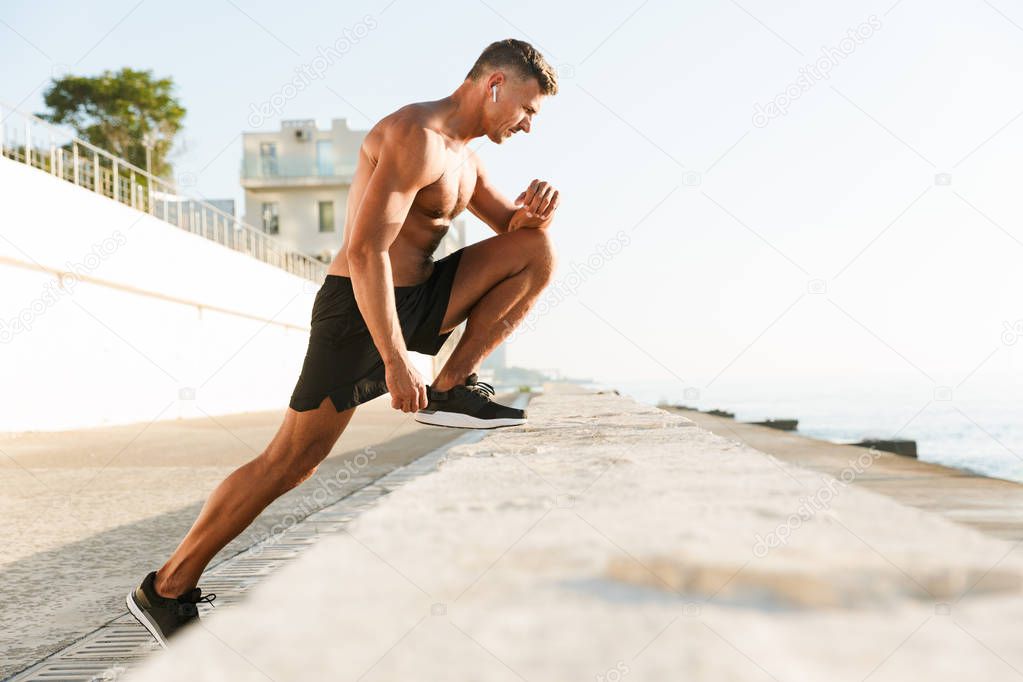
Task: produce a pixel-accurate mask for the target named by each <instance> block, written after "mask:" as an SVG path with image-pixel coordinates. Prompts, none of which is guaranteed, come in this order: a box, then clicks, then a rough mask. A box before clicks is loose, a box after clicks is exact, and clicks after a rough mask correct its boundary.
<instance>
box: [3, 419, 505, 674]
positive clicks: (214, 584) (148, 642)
mask: <svg viewBox="0 0 1023 682" xmlns="http://www.w3.org/2000/svg"><path fill="white" fill-rule="evenodd" d="M485 435H486V431H468V432H466V433H465V434H464V435H463V436H461V437H459V438H457V439H455V440H454V441H452V442H451V443H449V444H447V445H445V446H443V447H442V448H439V449H437V450H434V451H432V452H429V453H427V454H426V455H423V456H422V457H420V458H419V459H417V460H415V461H414V462H412V463H410V464H407V465H405V466H404V467H401V468H399V469H395V470H394V471H392V472H390V473H388V474H386V475H385V476H383V477H381V478H379V479H377V480H376V481H374V482H372V483H370V484H369V485H367V486H365V487H363V488H360V489H359V490H357V491H355V492H354V493H352V494H351V495H349V496H348V497H345V498H342V499H341V500H339V501H338V502H336V503H334V504H333V505H331V506H330V507H326V508H324V509H321V510H320V511H317V512H314V513H313V514H310V515H309V516H308V517H306V519H304V520H303V521H302V522H300V523H298V524H296V525H294V526H292V527H290V528H288V529H287V530H286V531H284V532H283V533H281V534H280V535H278V536H277V537H276V538H275V539H274V540H270V541H266V542H264V543H262V544H257V545H253V546H252V547H250V548H248V549H246V550H245V551H243V552H241V553H239V554H237V555H235V556H233V557H231V558H230V559H227V560H225V561H223V562H221V563H220V564H218V565H216V566H214V567H213V568H211V569H210V570H209V571H208V572H206V573H204V574H203V577H202V582H201V583H200V584H201V585H202V588H203V592H204V593H206V594H209V593H210V592H213V593H216V595H217V604H218V605H221V604H223V605H230V604H233V603H236V602H239V601H241V599H242V598H243V597H244V596H245V592H247V591H248V590H249V588H250V587H252V586H253V585H254V584H256V583H257V582H259V580H261V579H263V578H264V577H266V576H267V575H269V574H270V573H272V572H273V571H275V570H276V569H277V568H279V567H280V566H283V565H284V563H285V562H287V561H291V560H292V559H294V558H295V557H297V556H299V555H300V554H301V553H302V552H304V551H305V550H306V549H308V548H309V547H311V546H312V545H313V544H315V543H316V542H317V541H318V540H319V539H320V538H323V537H326V536H327V535H331V534H334V533H338V532H340V531H341V530H342V529H344V528H345V526H347V525H348V524H349V523H350V522H351V521H353V520H354V519H355V518H356V517H357V516H358V515H359V514H360V513H361V512H363V511H365V510H366V509H369V508H370V507H372V506H373V505H374V504H376V502H377V501H378V500H379V499H380V498H381V497H384V496H385V495H387V494H388V493H390V492H391V491H392V490H395V489H397V488H399V487H401V486H402V485H404V484H405V483H407V482H409V481H411V480H413V479H415V478H418V477H419V476H422V475H423V474H427V473H429V472H431V471H434V470H435V469H436V467H437V464H438V463H439V462H440V461H441V460H442V459H443V458H444V451H445V450H447V449H448V448H450V447H453V446H455V445H461V444H463V443H474V442H476V441H478V440H480V439H481V438H483V437H484V436H485ZM213 608H214V607H212V606H209V605H206V604H201V605H200V607H199V613H200V614H201V615H202V616H206V615H208V614H209V612H210V611H212V610H213ZM158 650H159V645H157V644H156V643H155V642H154V641H153V639H152V637H151V636H150V635H149V633H148V632H146V631H145V629H143V628H142V626H140V625H139V624H138V623H137V622H136V621H135V619H134V618H133V617H132V616H131V615H130V614H128V613H123V614H121V615H120V616H118V617H117V618H115V619H113V620H112V621H110V623H108V624H107V625H104V626H103V627H101V628H99V629H98V630H95V631H93V632H91V633H90V634H88V635H86V636H85V637H84V638H83V639H82V640H80V641H78V642H76V643H75V644H72V645H71V646H69V647H67V648H65V649H62V650H61V651H58V652H56V653H54V654H52V655H51V656H49V657H47V658H45V659H43V660H42V661H40V662H39V663H36V664H35V665H34V666H32V667H31V668H28V669H26V670H25V671H23V672H22V673H20V674H18V675H16V676H14V677H12V678H9V680H8V682H37V681H41V680H49V681H53V682H55V681H58V680H59V682H100V681H102V680H116V679H118V678H119V677H121V676H122V675H123V674H124V673H125V672H127V671H128V670H131V669H132V668H133V667H134V666H136V665H138V664H139V663H140V662H141V661H142V660H143V659H144V658H145V657H146V656H148V655H149V654H151V653H152V652H154V651H158Z"/></svg>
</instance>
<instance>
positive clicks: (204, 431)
mask: <svg viewBox="0 0 1023 682" xmlns="http://www.w3.org/2000/svg"><path fill="white" fill-rule="evenodd" d="M283 417H284V411H283V410H279V411H278V410H274V411H267V412H252V413H246V414H238V415H226V416H219V417H215V418H212V417H211V418H205V419H181V420H167V421H157V422H153V423H140V424H129V425H125V426H112V427H103V428H96V429H83V430H76V431H63V432H57V433H23V434H5V435H3V436H2V437H0V518H3V520H4V523H3V524H0V545H2V546H3V548H4V552H3V555H2V557H0V602H2V603H3V608H0V678H5V677H7V676H8V675H10V674H11V673H13V672H15V671H17V670H21V669H22V668H25V667H26V666H28V665H30V664H32V663H34V662H36V661H38V660H40V659H42V658H43V657H44V656H46V655H48V654H50V653H52V652H54V651H58V650H60V649H62V648H63V647H65V646H67V645H68V644H70V643H71V642H72V641H74V640H76V639H78V638H79V637H82V636H83V635H85V634H86V633H88V632H90V631H92V630H94V629H95V628H97V627H99V626H100V625H102V624H104V623H106V622H108V621H110V620H112V619H114V618H116V617H117V616H119V615H121V614H122V613H124V612H125V607H124V595H125V594H126V593H127V591H128V590H129V589H130V588H131V587H132V586H134V585H135V584H136V583H138V581H139V580H141V579H142V577H143V576H145V574H146V573H148V572H149V571H151V570H154V569H156V568H159V566H160V565H161V564H162V563H163V561H164V560H165V559H166V558H167V557H168V556H169V555H170V553H171V552H173V551H174V548H175V547H176V546H177V544H178V542H179V541H180V540H181V538H182V537H183V536H184V534H185V533H186V532H187V531H188V529H189V527H190V526H191V525H192V522H193V521H194V520H195V517H196V516H197V515H198V513H199V510H200V509H201V508H202V504H203V502H204V501H205V500H206V498H207V497H208V496H209V493H210V492H211V491H212V490H213V488H214V487H216V486H217V484H219V483H220V481H222V480H223V479H224V477H226V476H227V475H228V474H230V473H231V472H232V471H234V469H235V468H236V467H238V466H240V465H241V464H244V463H245V462H247V461H249V460H250V459H252V458H253V457H255V456H256V455H258V454H259V453H260V452H262V451H263V448H265V447H266V446H267V444H269V442H270V440H271V438H273V435H274V433H275V432H276V431H277V428H278V426H279V425H280V423H281V420H282V419H283ZM460 433H461V432H459V431H455V430H451V429H441V428H436V427H432V426H424V425H422V424H419V423H417V422H416V421H415V420H414V419H413V417H412V415H411V414H405V413H402V412H400V411H397V410H394V409H392V408H391V406H390V397H389V396H387V395H384V396H381V397H380V398H377V399H376V400H373V401H370V402H369V403H366V404H365V405H363V406H360V407H359V408H358V410H356V413H355V417H353V419H352V422H351V424H349V426H348V428H347V429H346V431H345V433H344V434H342V436H341V438H340V440H339V441H338V443H337V444H336V445H335V447H334V450H333V452H332V453H331V456H330V457H328V458H327V460H325V461H324V463H323V464H322V465H321V466H320V467H319V469H318V470H317V472H316V474H314V476H313V477H312V478H311V479H310V480H308V481H306V482H305V483H303V484H302V485H301V486H299V487H298V488H296V489H295V490H292V491H290V492H289V493H287V494H286V495H284V496H283V497H281V498H280V499H278V500H277V501H276V502H274V503H273V504H272V505H270V506H269V507H268V508H267V509H266V510H265V511H264V512H263V514H262V515H260V517H259V518H257V519H256V521H255V522H254V523H253V524H252V526H250V527H249V528H248V529H246V530H245V531H244V532H243V533H242V534H241V535H240V536H238V538H236V539H235V540H234V541H233V542H231V543H230V544H228V546H227V547H225V548H224V549H223V550H222V551H221V552H220V553H219V554H218V555H217V556H216V557H214V559H213V562H212V565H215V564H216V563H217V562H219V561H221V560H222V559H225V558H227V557H230V556H233V555H234V554H236V553H238V552H239V551H241V550H243V549H245V548H246V547H249V546H250V545H252V544H253V543H255V542H256V541H258V540H261V539H263V538H265V537H266V536H267V535H268V534H269V533H271V531H275V532H276V531H279V530H280V528H281V527H282V525H286V524H291V523H294V522H295V521H296V520H300V519H301V518H303V517H305V516H306V515H308V514H309V513H310V512H312V511H315V510H316V509H318V508H321V507H323V506H325V505H328V504H330V503H332V502H333V501H335V500H337V499H339V498H341V497H344V496H345V495H348V494H350V493H351V492H352V491H354V490H356V489H358V488H360V487H362V486H364V485H366V484H367V483H369V482H370V481H372V480H374V479H376V478H378V477H380V476H382V475H383V474H385V473H387V472H388V471H391V470H392V469H394V468H395V467H398V466H401V465H403V464H405V463H407V462H409V461H411V460H414V459H416V458H417V457H419V456H421V455H423V454H425V453H426V452H429V451H430V450H433V449H435V448H437V447H440V446H441V445H444V444H445V443H447V442H450V441H451V440H453V439H454V438H456V437H457V436H458V435H460Z"/></svg>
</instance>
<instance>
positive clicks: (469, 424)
mask: <svg viewBox="0 0 1023 682" xmlns="http://www.w3.org/2000/svg"><path fill="white" fill-rule="evenodd" d="M415 419H416V421H417V422H419V423H420V424H431V425H433V426H449V427H452V428H456V429H496V428H498V427H501V426H518V425H519V424H525V423H526V421H527V420H525V419H515V418H504V419H480V418H478V417H472V416H469V415H467V414H462V413H461V412H416V417H415Z"/></svg>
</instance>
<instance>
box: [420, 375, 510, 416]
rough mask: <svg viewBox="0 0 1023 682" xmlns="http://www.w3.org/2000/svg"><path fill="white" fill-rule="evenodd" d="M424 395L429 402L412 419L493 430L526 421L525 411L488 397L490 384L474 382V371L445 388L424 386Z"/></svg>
mask: <svg viewBox="0 0 1023 682" xmlns="http://www.w3.org/2000/svg"><path fill="white" fill-rule="evenodd" d="M426 395H427V397H428V398H429V399H430V402H429V404H428V405H427V406H426V407H424V408H423V409H421V410H419V411H418V412H416V421H417V422H420V423H422V424H433V425H434V426H453V427H456V428H462V429H494V428H497V427H498V426H517V425H518V424H525V423H526V411H525V410H519V409H516V408H514V407H507V406H505V405H501V404H499V403H495V402H494V401H493V400H491V398H492V397H493V395H494V387H493V386H491V385H490V384H488V383H486V382H484V381H477V380H476V373H475V372H473V373H472V374H470V375H469V376H468V377H467V378H466V379H465V384H463V385H461V386H452V387H451V389H449V390H447V391H435V390H434V389H433V387H432V386H427V387H426Z"/></svg>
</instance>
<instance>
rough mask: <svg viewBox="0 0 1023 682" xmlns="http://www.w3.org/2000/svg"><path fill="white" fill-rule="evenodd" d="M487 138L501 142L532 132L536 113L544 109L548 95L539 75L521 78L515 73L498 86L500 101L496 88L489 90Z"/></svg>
mask: <svg viewBox="0 0 1023 682" xmlns="http://www.w3.org/2000/svg"><path fill="white" fill-rule="evenodd" d="M487 94H488V95H489V97H488V98H487V109H488V111H489V115H488V116H487V120H488V121H489V124H488V126H487V137H489V138H490V141H491V142H496V143H497V144H501V143H502V142H504V141H505V140H507V139H508V138H509V137H511V136H512V135H514V134H516V133H519V132H525V133H528V132H529V128H530V126H531V125H532V121H533V116H535V115H536V114H537V113H539V111H540V104H541V103H542V101H543V99H544V96H543V95H542V94H541V93H540V84H539V83H538V82H537V81H536V79H535V78H526V79H520V78H518V77H516V76H514V75H512V76H510V77H508V78H505V80H504V82H502V83H499V84H498V86H497V102H496V103H495V102H494V100H493V91H490V92H488V93H487Z"/></svg>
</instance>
